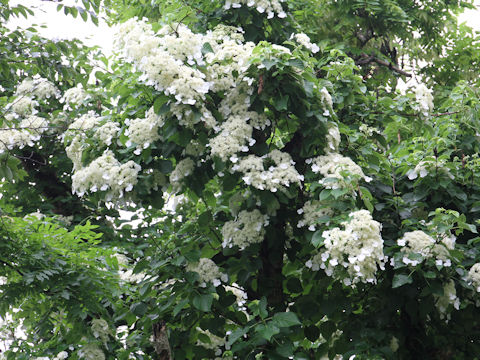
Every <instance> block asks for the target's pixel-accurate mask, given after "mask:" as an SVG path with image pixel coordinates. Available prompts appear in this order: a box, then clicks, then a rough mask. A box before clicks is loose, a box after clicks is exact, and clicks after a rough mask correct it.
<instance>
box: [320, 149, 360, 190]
mask: <svg viewBox="0 0 480 360" xmlns="http://www.w3.org/2000/svg"><path fill="white" fill-rule="evenodd" d="M312 171H313V172H314V173H320V174H322V175H323V176H324V177H325V178H324V179H321V180H320V181H319V183H320V184H322V185H323V186H325V187H326V188H327V189H337V188H344V187H347V186H348V183H347V182H346V179H345V177H344V175H343V174H342V173H343V172H345V173H347V174H349V175H353V176H354V177H357V178H362V179H365V178H366V176H365V174H364V173H363V171H362V168H361V167H360V166H358V165H357V164H355V163H354V162H353V160H352V159H350V158H348V157H345V156H342V155H340V154H337V153H333V152H332V153H328V154H327V155H322V156H319V157H316V158H314V159H312Z"/></svg>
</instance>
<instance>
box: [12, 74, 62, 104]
mask: <svg viewBox="0 0 480 360" xmlns="http://www.w3.org/2000/svg"><path fill="white" fill-rule="evenodd" d="M15 95H17V96H19V95H25V96H29V97H33V98H36V99H39V100H42V99H47V98H51V97H59V91H58V89H57V88H56V86H55V85H54V84H52V83H51V82H50V81H48V80H47V79H43V78H37V79H30V78H26V79H24V80H23V81H22V83H21V84H20V85H19V86H18V87H17V90H16V91H15Z"/></svg>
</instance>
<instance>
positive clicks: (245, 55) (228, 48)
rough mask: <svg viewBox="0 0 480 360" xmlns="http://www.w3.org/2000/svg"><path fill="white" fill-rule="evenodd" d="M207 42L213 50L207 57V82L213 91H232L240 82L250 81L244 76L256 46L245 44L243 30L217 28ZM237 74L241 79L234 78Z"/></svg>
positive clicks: (224, 27)
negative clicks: (234, 74)
mask: <svg viewBox="0 0 480 360" xmlns="http://www.w3.org/2000/svg"><path fill="white" fill-rule="evenodd" d="M205 40H207V41H208V43H209V44H210V45H211V46H212V50H213V52H208V53H207V54H206V55H205V62H206V63H207V64H208V71H207V80H208V81H209V82H210V85H211V90H212V91H215V92H218V91H226V90H230V89H233V88H235V87H236V86H237V85H238V82H239V81H249V79H246V78H243V76H242V75H243V73H245V71H246V70H247V68H248V65H249V63H248V59H249V57H250V56H251V54H252V50H253V49H254V48H255V44H254V43H253V42H247V43H243V42H244V39H243V35H242V34H241V29H236V28H233V27H226V26H222V25H221V26H217V27H216V28H215V29H214V30H213V32H211V33H208V34H207V35H206V38H205ZM235 72H236V73H238V74H239V78H235V77H234V76H233V73H235Z"/></svg>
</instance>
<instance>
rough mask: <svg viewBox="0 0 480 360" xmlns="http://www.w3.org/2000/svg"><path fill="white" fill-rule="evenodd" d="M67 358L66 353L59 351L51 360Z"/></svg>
mask: <svg viewBox="0 0 480 360" xmlns="http://www.w3.org/2000/svg"><path fill="white" fill-rule="evenodd" d="M67 358H68V353H67V352H66V351H60V352H59V353H58V354H57V356H55V358H54V359H53V360H65V359H67Z"/></svg>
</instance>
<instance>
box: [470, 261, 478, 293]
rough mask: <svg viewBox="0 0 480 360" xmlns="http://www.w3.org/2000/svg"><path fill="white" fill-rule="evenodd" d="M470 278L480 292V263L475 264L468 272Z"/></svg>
mask: <svg viewBox="0 0 480 360" xmlns="http://www.w3.org/2000/svg"><path fill="white" fill-rule="evenodd" d="M468 279H469V280H470V281H471V283H472V285H473V287H474V288H475V290H477V292H480V263H476V264H474V265H473V266H472V267H471V268H470V271H469V272H468Z"/></svg>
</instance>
